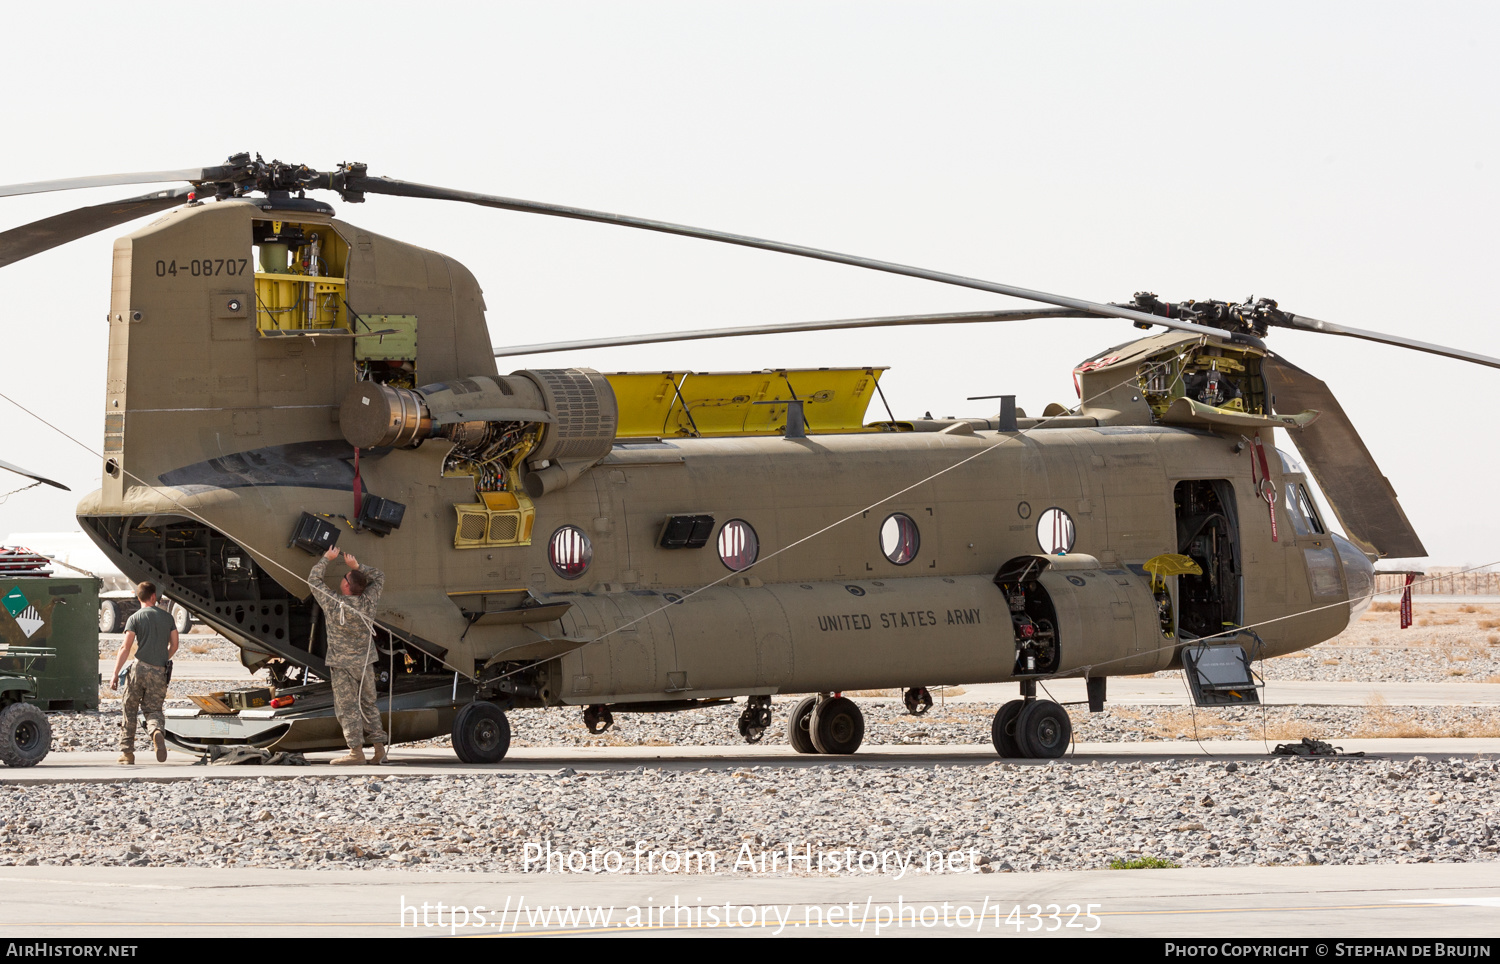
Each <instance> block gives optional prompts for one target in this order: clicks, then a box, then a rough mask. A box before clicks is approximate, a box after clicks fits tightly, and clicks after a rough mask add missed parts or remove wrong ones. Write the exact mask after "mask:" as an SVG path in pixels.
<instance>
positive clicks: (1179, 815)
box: [0, 757, 1500, 876]
mask: <svg viewBox="0 0 1500 964" xmlns="http://www.w3.org/2000/svg"><path fill="white" fill-rule="evenodd" d="M284 772H285V776H284V778H279V779H269V778H259V779H256V780H253V781H245V780H220V779H210V780H205V781H182V782H175V783H167V784H161V783H136V782H117V783H111V784H50V785H40V786H25V787H23V786H19V785H14V784H12V785H5V784H0V809H3V810H4V812H5V813H7V814H11V815H12V816H10V817H9V818H6V819H5V822H4V823H3V825H0V864H7V863H9V864H27V865H29V864H39V863H40V864H95V865H121V864H126V865H135V866H198V867H273V866H274V867H282V868H297V867H327V868H341V869H345V868H361V867H373V868H381V867H386V868H388V867H392V866H403V867H408V868H411V869H414V870H433V871H440V870H448V871H451V870H483V871H521V870H524V869H526V867H525V864H524V861H525V858H526V856H527V850H526V847H527V845H532V846H533V847H537V848H539V847H542V846H545V845H547V844H550V845H551V846H552V847H553V848H554V849H556V850H571V849H575V848H576V849H580V850H583V851H589V850H591V849H592V848H599V851H598V852H596V853H595V857H594V859H595V861H596V863H598V862H599V861H608V860H610V859H611V858H610V857H609V856H608V852H609V851H614V852H616V853H618V854H620V855H621V859H622V867H621V869H623V870H624V871H625V872H631V871H633V870H634V866H633V863H632V862H633V860H634V857H633V854H634V852H635V850H636V849H637V844H636V841H644V845H643V846H642V847H641V848H640V849H642V850H644V851H650V850H657V851H659V852H662V853H665V852H672V853H674V854H677V855H679V857H680V855H681V854H682V853H683V852H685V851H690V850H691V851H699V852H704V851H706V852H709V853H712V854H713V855H714V857H715V862H714V864H713V869H714V870H715V871H716V872H718V873H751V872H753V871H751V870H750V869H749V868H748V867H747V866H745V865H741V866H740V867H739V868H736V867H735V866H734V864H735V861H736V859H738V858H739V857H740V856H741V855H743V854H752V855H755V856H757V857H758V856H759V855H761V854H762V853H764V852H766V851H774V850H786V849H788V848H790V849H792V850H794V851H796V852H798V853H802V852H804V851H803V848H804V847H810V848H811V849H812V852H813V853H814V854H824V855H826V854H829V853H833V852H837V854H838V857H839V858H840V859H841V860H843V859H846V858H845V854H844V851H845V849H846V848H848V849H850V850H853V851H854V852H855V853H856V855H857V854H858V853H859V852H865V851H867V852H870V853H873V854H877V855H878V854H882V853H886V854H889V853H890V852H893V851H894V852H900V853H902V854H908V853H915V855H916V864H915V865H914V867H913V868H912V870H911V871H910V872H913V873H921V872H923V869H922V859H923V855H924V854H926V853H928V852H931V851H938V852H940V853H943V854H947V853H951V852H954V851H969V852H971V853H972V856H973V865H974V866H978V867H979V868H980V869H981V870H982V869H985V868H988V869H989V870H999V871H1009V870H1018V871H1027V870H1074V869H1079V870H1081V869H1096V868H1101V867H1106V866H1108V865H1109V863H1110V861H1112V860H1116V859H1127V860H1128V859H1134V858H1140V857H1155V858H1160V859H1163V860H1168V861H1171V862H1173V863H1175V864H1179V865H1182V866H1192V867H1216V866H1231V865H1254V864H1261V865H1274V864H1310V863H1334V864H1343V863H1375V862H1380V863H1404V862H1427V861H1442V862H1464V861H1477V860H1494V859H1495V857H1494V854H1495V853H1496V852H1497V850H1500V822H1497V817H1496V813H1495V808H1496V800H1497V793H1500V772H1497V764H1496V763H1495V762H1494V761H1488V760H1486V761H1442V762H1429V761H1427V760H1426V759H1423V758H1421V757H1418V758H1416V759H1413V760H1411V761H1409V762H1392V761H1387V760H1359V759H1341V760H1336V761H1308V760H1284V761H1271V760H1266V761H1254V762H1248V763H1243V762H1242V763H1230V764H1225V763H1219V762H1204V761H1198V760H1193V761H1171V760H1169V761H1164V762H1146V761H1134V762H1119V763H1114V762H1110V763H1097V764H1092V765H1087V764H1086V765H1075V764H1065V763H1055V762H1054V763H1050V764H1041V765H1012V764H1007V763H999V762H996V763H991V764H988V765H983V766H946V767H945V766H939V767H869V766H860V765H829V766H826V767H807V768H780V767H773V766H757V767H749V768H737V769H736V768H727V769H708V768H705V769H701V770H696V771H682V770H662V769H647V768H644V767H642V768H638V769H636V770H635V771H629V772H603V773H586V774H579V773H575V772H573V771H572V770H571V769H563V770H560V771H558V773H556V774H552V775H539V774H509V775H507V774H487V775H482V776H447V777H402V776H399V775H397V774H396V773H392V774H390V775H381V776H380V777H378V778H371V777H367V776H363V775H360V776H350V777H342V778H340V777H333V778H312V777H308V776H300V775H297V771H295V770H290V771H284ZM742 848H745V849H742ZM533 853H535V851H533ZM642 859H643V860H649V859H650V858H648V857H643V858H642ZM891 859H894V858H891ZM958 864H959V867H960V868H961V869H963V870H965V871H967V870H968V868H969V866H970V861H969V856H968V855H967V854H966V855H965V856H963V857H962V858H960V859H959V861H958ZM575 866H576V865H575ZM646 866H648V865H647V864H642V870H644V869H645V868H646ZM700 866H701V867H702V868H703V870H702V872H707V869H708V865H707V864H706V863H704V864H701V865H700V864H695V863H692V862H689V863H688V870H689V871H690V872H694V873H697V872H700ZM783 868H784V865H783ZM888 868H891V869H888V870H887V871H886V873H887V874H889V875H890V876H894V870H893V865H888ZM609 869H615V868H614V867H610V868H609ZM655 869H658V870H659V869H660V868H655ZM668 869H669V870H671V869H672V868H668ZM778 869H779V870H781V869H780V868H778ZM554 872H560V871H559V870H557V869H556V868H554ZM781 872H784V870H781ZM834 872H837V873H848V871H846V870H842V869H840V870H838V871H834V870H833V868H832V867H831V866H830V865H828V864H827V863H825V864H824V866H823V868H822V873H824V874H827V873H834ZM792 873H793V874H795V875H803V874H805V873H806V870H805V869H804V868H803V867H801V866H800V865H799V866H797V867H794V868H793V870H792ZM813 873H815V874H817V873H819V869H818V868H817V867H816V866H815V867H814V868H813ZM855 873H856V874H857V873H858V871H856V872H855ZM820 875H821V874H820Z"/></svg>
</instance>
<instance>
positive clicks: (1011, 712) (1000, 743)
mask: <svg viewBox="0 0 1500 964" xmlns="http://www.w3.org/2000/svg"><path fill="white" fill-rule="evenodd" d="M1025 708H1026V701H1025V700H1011V701H1010V702H1009V703H1006V704H1005V705H1004V706H1002V707H1000V708H999V709H998V710H996V711H995V719H994V720H993V721H992V722H991V723H990V741H991V742H993V743H994V744H995V752H996V753H998V754H1000V755H1001V756H1003V757H1018V756H1024V755H1025V754H1023V753H1022V752H1021V744H1020V742H1019V741H1018V740H1017V739H1016V722H1017V721H1018V720H1019V719H1020V718H1021V711H1022V710H1024V709H1025Z"/></svg>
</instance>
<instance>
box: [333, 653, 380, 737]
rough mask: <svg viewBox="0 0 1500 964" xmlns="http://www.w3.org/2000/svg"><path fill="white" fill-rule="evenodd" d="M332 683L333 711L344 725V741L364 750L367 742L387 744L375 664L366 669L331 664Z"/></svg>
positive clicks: (342, 725) (368, 665) (367, 665)
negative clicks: (376, 702)
mask: <svg viewBox="0 0 1500 964" xmlns="http://www.w3.org/2000/svg"><path fill="white" fill-rule="evenodd" d="M328 676H329V680H328V681H329V682H330V683H332V684H333V712H334V713H335V714H336V715H337V716H338V718H339V725H340V726H341V727H343V728H344V742H345V743H346V744H348V746H349V749H351V750H361V749H363V748H364V746H365V744H367V743H387V742H389V741H388V740H387V739H386V735H385V730H383V729H381V726H380V711H379V710H378V709H376V707H375V667H374V666H373V665H372V664H366V665H365V667H364V670H363V672H361V671H360V670H359V669H357V668H349V667H344V666H330V667H328Z"/></svg>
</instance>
